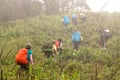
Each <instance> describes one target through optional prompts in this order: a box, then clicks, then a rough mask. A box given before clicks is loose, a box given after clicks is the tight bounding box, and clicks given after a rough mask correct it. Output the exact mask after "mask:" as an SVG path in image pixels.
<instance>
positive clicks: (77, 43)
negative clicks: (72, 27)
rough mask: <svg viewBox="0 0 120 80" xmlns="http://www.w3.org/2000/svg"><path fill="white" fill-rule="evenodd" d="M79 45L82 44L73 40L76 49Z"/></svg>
mask: <svg viewBox="0 0 120 80" xmlns="http://www.w3.org/2000/svg"><path fill="white" fill-rule="evenodd" d="M79 46H80V42H73V47H74V49H76V50H77V49H78V48H79Z"/></svg>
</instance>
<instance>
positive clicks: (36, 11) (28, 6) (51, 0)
mask: <svg viewBox="0 0 120 80" xmlns="http://www.w3.org/2000/svg"><path fill="white" fill-rule="evenodd" d="M74 11H90V8H89V6H88V5H87V3H86V1H85V0H0V21H9V20H16V19H23V18H26V17H35V16H40V15H41V14H44V15H61V14H63V13H65V12H74Z"/></svg>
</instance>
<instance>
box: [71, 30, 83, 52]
mask: <svg viewBox="0 0 120 80" xmlns="http://www.w3.org/2000/svg"><path fill="white" fill-rule="evenodd" d="M72 43H73V47H74V48H73V49H74V52H75V51H76V50H78V48H79V46H80V43H81V33H80V32H79V31H74V32H73V33H72Z"/></svg>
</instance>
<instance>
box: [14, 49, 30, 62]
mask: <svg viewBox="0 0 120 80" xmlns="http://www.w3.org/2000/svg"><path fill="white" fill-rule="evenodd" d="M27 54H28V50H27V49H26V48H22V49H21V50H20V51H19V52H18V53H17V54H16V58H15V60H16V63H17V64H27V63H28V60H27Z"/></svg>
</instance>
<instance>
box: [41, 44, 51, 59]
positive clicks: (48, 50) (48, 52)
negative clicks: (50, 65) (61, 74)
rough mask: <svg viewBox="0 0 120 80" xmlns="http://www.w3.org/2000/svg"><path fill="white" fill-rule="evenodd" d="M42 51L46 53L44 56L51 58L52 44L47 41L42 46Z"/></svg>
mask: <svg viewBox="0 0 120 80" xmlns="http://www.w3.org/2000/svg"><path fill="white" fill-rule="evenodd" d="M42 52H43V53H44V56H45V57H47V58H49V57H50V56H52V45H51V44H50V43H49V42H47V43H45V44H44V45H43V46H42Z"/></svg>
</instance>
